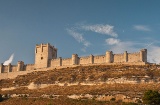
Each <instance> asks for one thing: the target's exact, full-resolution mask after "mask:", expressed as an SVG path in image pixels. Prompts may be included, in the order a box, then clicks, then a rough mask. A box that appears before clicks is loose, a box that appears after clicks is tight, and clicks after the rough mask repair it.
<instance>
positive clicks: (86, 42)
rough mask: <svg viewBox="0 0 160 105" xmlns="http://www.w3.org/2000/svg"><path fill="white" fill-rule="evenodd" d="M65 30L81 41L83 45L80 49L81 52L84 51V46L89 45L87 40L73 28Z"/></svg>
mask: <svg viewBox="0 0 160 105" xmlns="http://www.w3.org/2000/svg"><path fill="white" fill-rule="evenodd" d="M67 32H68V33H69V34H70V35H71V36H72V37H73V38H74V39H75V40H76V41H77V42H79V43H82V44H83V45H84V48H82V49H81V50H82V51H83V52H86V48H87V47H89V46H90V45H91V43H90V42H89V41H87V40H86V39H84V38H83V35H82V34H81V33H78V32H76V31H75V30H72V29H67Z"/></svg>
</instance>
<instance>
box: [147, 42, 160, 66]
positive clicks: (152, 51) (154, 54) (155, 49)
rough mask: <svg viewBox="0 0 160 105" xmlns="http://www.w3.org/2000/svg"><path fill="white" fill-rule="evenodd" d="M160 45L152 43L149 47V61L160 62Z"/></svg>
mask: <svg viewBox="0 0 160 105" xmlns="http://www.w3.org/2000/svg"><path fill="white" fill-rule="evenodd" d="M159 52H160V47H159V46H156V45H151V46H149V47H148V54H147V55H148V58H147V59H148V61H149V62H151V63H157V64H158V63H160V54H159Z"/></svg>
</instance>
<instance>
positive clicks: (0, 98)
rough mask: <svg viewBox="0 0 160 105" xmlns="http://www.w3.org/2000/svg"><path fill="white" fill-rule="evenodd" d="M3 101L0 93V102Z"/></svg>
mask: <svg viewBox="0 0 160 105" xmlns="http://www.w3.org/2000/svg"><path fill="white" fill-rule="evenodd" d="M1 101H3V98H2V95H1V94H0V102H1Z"/></svg>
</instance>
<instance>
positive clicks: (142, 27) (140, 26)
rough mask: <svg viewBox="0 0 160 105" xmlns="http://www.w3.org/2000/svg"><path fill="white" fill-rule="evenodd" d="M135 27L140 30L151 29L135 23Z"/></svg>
mask: <svg viewBox="0 0 160 105" xmlns="http://www.w3.org/2000/svg"><path fill="white" fill-rule="evenodd" d="M133 28H134V29H135V30H139V31H151V29H150V28H149V27H148V26H146V25H134V26H133Z"/></svg>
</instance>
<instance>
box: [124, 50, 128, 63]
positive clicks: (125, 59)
mask: <svg viewBox="0 0 160 105" xmlns="http://www.w3.org/2000/svg"><path fill="white" fill-rule="evenodd" d="M124 62H128V53H127V51H125V52H124Z"/></svg>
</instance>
